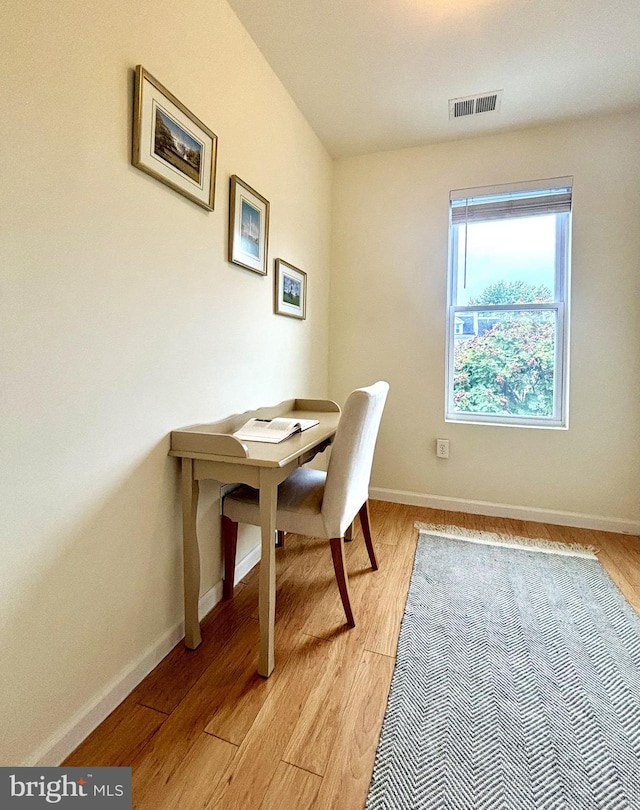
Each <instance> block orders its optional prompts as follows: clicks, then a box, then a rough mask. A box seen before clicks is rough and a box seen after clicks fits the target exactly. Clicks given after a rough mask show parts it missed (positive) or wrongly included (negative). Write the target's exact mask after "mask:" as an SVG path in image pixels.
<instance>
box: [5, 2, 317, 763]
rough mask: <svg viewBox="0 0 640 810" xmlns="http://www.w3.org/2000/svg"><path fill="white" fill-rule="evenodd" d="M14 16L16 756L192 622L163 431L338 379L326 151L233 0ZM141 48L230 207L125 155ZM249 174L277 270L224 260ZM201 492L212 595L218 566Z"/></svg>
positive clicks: (66, 5)
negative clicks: (293, 312)
mask: <svg viewBox="0 0 640 810" xmlns="http://www.w3.org/2000/svg"><path fill="white" fill-rule="evenodd" d="M0 14H1V16H2V19H1V20H0V30H2V49H0V50H1V52H0V60H1V70H0V75H1V77H2V79H1V80H2V85H3V86H2V89H1V90H0V94H1V97H2V114H1V115H0V128H1V136H2V150H1V151H0V154H1V156H2V157H1V158H0V159H1V160H2V167H1V171H0V177H1V178H2V180H1V183H0V195H1V196H0V209H1V212H2V213H1V223H2V235H1V238H0V254H1V255H0V264H1V267H2V288H3V289H2V305H1V306H2V313H1V321H2V349H1V351H2V356H1V363H2V368H1V377H2V410H3V415H1V416H0V423H1V424H2V434H3V435H2V440H1V444H2V456H1V461H0V464H1V465H2V484H1V487H2V489H1V491H2V497H3V505H2V521H1V523H2V549H1V555H2V563H1V565H0V594H1V597H0V650H1V651H2V652H1V654H0V729H1V731H0V765H9V764H12V765H17V764H20V763H22V762H25V763H29V762H33V761H34V760H35V759H38V758H39V757H41V756H42V755H45V759H46V752H47V751H49V750H50V748H51V746H52V745H53V744H54V743H55V742H57V741H58V739H59V738H60V735H61V734H64V732H65V731H67V730H68V729H69V728H72V727H73V726H74V723H75V722H76V721H77V720H78V719H79V718H81V717H82V715H83V713H84V712H85V711H86V710H87V708H88V707H90V706H92V705H93V704H94V703H95V702H96V700H98V699H99V698H100V697H101V696H103V695H107V696H108V694H109V690H110V689H111V688H112V686H113V685H114V684H117V683H119V682H120V680H121V679H122V677H123V674H126V673H128V672H129V670H131V669H132V668H135V667H136V665H137V664H139V662H140V660H141V658H144V656H145V655H148V654H149V650H153V649H155V648H156V647H157V644H158V642H159V640H162V639H165V641H166V639H167V638H170V637H171V635H172V633H174V632H175V628H176V625H177V624H178V623H179V622H180V620H181V618H182V605H181V599H182V595H181V588H182V583H181V545H180V523H179V515H180V509H179V500H178V490H177V462H176V461H175V460H174V459H170V458H168V457H167V450H168V433H169V431H170V430H171V429H172V428H174V427H177V426H180V425H186V424H191V423H194V422H198V421H206V420H209V421H212V420H215V419H218V418H222V417H223V416H225V415H227V414H229V413H233V412H235V411H238V410H245V409H247V408H251V407H254V406H257V405H260V404H268V403H275V402H278V401H280V400H282V399H285V398H287V397H290V396H294V395H296V394H298V395H307V396H326V393H327V382H328V369H327V362H328V360H327V357H328V351H327V346H328V300H329V280H328V272H329V270H328V268H329V248H328V245H329V226H330V202H331V200H330V197H331V161H330V159H329V157H328V155H327V153H326V152H325V150H324V149H323V147H322V146H321V145H320V143H319V141H318V140H317V138H316V137H315V135H314V134H313V132H312V131H311V129H310V128H309V126H308V125H307V123H306V122H305V120H304V119H303V117H302V116H301V114H300V113H299V111H298V109H297V108H296V107H295V106H294V104H293V102H292V101H291V99H290V97H289V96H288V95H287V94H286V92H285V91H284V89H283V88H282V86H281V85H280V83H279V82H278V81H277V79H276V78H275V76H274V75H273V73H272V72H271V70H270V69H269V68H268V67H267V65H266V62H265V61H264V59H263V57H262V56H261V54H260V53H259V52H258V51H257V49H256V47H255V45H254V44H253V42H252V41H251V39H250V38H249V36H248V35H247V33H246V32H245V30H244V29H243V28H242V27H241V25H240V24H239V22H238V20H237V18H236V17H235V15H234V14H233V13H232V11H231V10H230V8H229V6H228V5H227V4H226V3H225V2H224V0H190V2H189V3H186V4H185V3H179V2H178V3H176V2H173V0H172V2H167V1H166V0H153V2H151V0H135V1H134V2H132V0H126V1H125V0H110V2H107V3H87V2H84V0H75V1H74V0H58V2H56V3H54V4H52V3H51V2H46V1H45V0H40V1H38V0H29V1H28V2H25V1H24V0H23V2H14V0H8V2H4V3H3V4H2V11H1V12H0ZM138 63H141V64H142V65H144V66H145V67H146V69H147V70H148V71H150V72H151V73H152V74H153V75H155V76H156V77H157V78H158V79H159V80H160V81H161V82H162V83H163V84H165V85H166V86H167V87H168V88H169V90H171V91H172V92H173V93H174V94H175V95H176V96H177V97H178V98H179V99H180V100H181V101H182V102H183V103H184V104H185V105H186V106H187V107H188V108H189V109H191V110H192V111H193V112H194V113H195V114H196V115H197V116H198V117H200V118H201V119H202V120H203V121H204V122H205V123H206V124H207V125H208V126H209V127H211V129H213V130H214V132H216V133H217V135H218V136H219V157H218V180H217V198H216V208H215V212H213V213H208V212H206V211H205V210H203V209H201V208H199V207H198V206H196V205H194V204H193V203H192V202H190V201H189V200H187V199H185V198H184V197H182V196H180V195H179V194H177V193H176V192H174V191H172V190H171V189H169V188H168V187H166V186H164V185H162V184H160V183H159V182H158V181H156V180H154V179H153V178H150V177H148V176H147V175H145V174H143V173H142V172H140V171H139V170H137V169H135V168H133V167H132V166H131V165H130V138H131V136H130V130H131V108H132V87H133V68H134V67H135V65H136V64H138ZM234 173H235V174H238V175H239V176H240V177H241V178H243V179H244V180H245V181H246V182H248V183H249V184H250V185H252V186H253V187H254V188H256V189H257V190H258V191H259V192H261V193H262V194H263V195H264V196H266V197H267V199H269V200H270V202H271V233H270V259H269V276H268V278H263V277H260V276H258V275H256V274H254V273H251V272H249V271H246V270H243V269H241V268H239V267H236V266H234V265H230V264H228V263H227V261H226V249H227V248H226V229H227V219H228V214H227V211H228V184H229V176H230V175H231V174H234ZM276 257H282V258H284V259H286V260H288V261H289V262H291V263H293V264H294V265H296V266H299V267H301V268H303V269H304V270H306V271H307V273H308V279H309V296H308V318H307V320H306V321H305V322H300V321H297V320H293V319H290V318H283V317H278V316H275V315H273V314H272V311H273V293H272V284H273V260H274V259H275V258H276ZM204 490H205V491H204V494H203V501H202V506H203V509H202V519H201V521H200V528H201V542H202V540H205V541H207V542H202V545H203V580H204V583H203V592H204V591H207V590H208V589H211V588H212V586H215V585H216V583H217V582H218V581H219V579H220V545H219V534H218V527H217V520H216V517H217V509H218V503H217V501H216V492H215V489H214V487H213V486H209V487H204ZM255 541H256V536H255V535H254V536H253V539H251V538H249V540H247V539H246V537H245V543H244V546H245V547H244V551H248V550H249V548H250V546H251V545H252V544H253V543H254V542H255ZM154 645H155V646H154ZM143 663H144V662H143ZM134 674H135V673H134ZM56 750H57V752H58V754H59V753H60V752H61V751H62V749H56ZM49 761H51V757H49Z"/></svg>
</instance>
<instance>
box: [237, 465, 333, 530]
mask: <svg viewBox="0 0 640 810" xmlns="http://www.w3.org/2000/svg"><path fill="white" fill-rule="evenodd" d="M326 478H327V474H326V473H325V472H322V471H320V470H312V469H309V468H308V467H299V468H298V469H297V470H295V471H294V472H292V473H291V475H290V476H289V477H288V478H287V479H286V480H285V481H283V482H282V483H281V484H280V486H279V487H278V511H277V515H276V528H277V529H279V530H280V531H284V532H295V533H296V534H306V535H308V536H310V537H326V536H327V535H326V533H325V528H324V522H323V520H322V512H321V509H322V498H323V496H324V485H325V481H326ZM222 512H223V514H224V515H226V517H228V518H229V519H230V520H233V521H234V522H236V523H250V524H252V525H253V526H259V525H260V506H259V502H258V491H257V490H255V489H253V488H252V487H247V486H241V487H238V489H234V490H233V491H232V492H230V493H229V494H228V495H227V496H226V497H225V499H224V502H223V507H222Z"/></svg>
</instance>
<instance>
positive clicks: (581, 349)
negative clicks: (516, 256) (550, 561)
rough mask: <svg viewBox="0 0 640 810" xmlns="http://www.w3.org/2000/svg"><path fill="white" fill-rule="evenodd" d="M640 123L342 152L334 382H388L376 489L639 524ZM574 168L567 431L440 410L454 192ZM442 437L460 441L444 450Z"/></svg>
mask: <svg viewBox="0 0 640 810" xmlns="http://www.w3.org/2000/svg"><path fill="white" fill-rule="evenodd" d="M639 123H640V121H639V118H638V116H637V115H631V114H630V115H624V116H620V117H607V118H601V119H588V120H583V121H578V122H574V123H568V124H564V125H558V126H552V127H545V128H541V129H530V130H526V131H522V132H513V133H508V134H502V135H496V136H493V137H482V138H477V139H473V140H471V139H470V140H466V141H459V142H452V143H443V144H439V145H435V146H428V147H423V148H416V149H407V150H402V151H397V152H386V153H379V154H375V155H370V156H365V157H358V158H352V159H345V160H342V161H339V162H337V163H336V164H335V170H334V209H333V217H334V219H333V256H332V273H333V275H332V287H331V356H330V389H331V393H332V395H333V396H334V398H341V397H342V396H344V394H345V392H347V391H348V390H349V389H351V388H353V387H354V386H356V385H359V384H361V383H363V382H369V381H370V380H373V379H376V378H386V379H387V380H389V382H390V383H391V391H390V395H389V399H388V405H387V411H386V413H385V417H384V419H383V423H382V430H381V436H380V440H379V445H378V451H377V454H376V464H375V467H374V473H373V484H374V486H375V487H377V488H378V489H377V490H376V492H377V494H378V495H383V496H384V497H389V498H392V499H394V498H397V499H398V500H407V499H413V500H414V501H415V502H419V503H432V504H434V505H441V506H443V507H444V508H455V507H456V506H457V505H458V504H457V502H456V501H455V500H451V499H463V500H464V501H468V500H472V501H478V502H482V507H481V508H478V511H485V512H486V511H489V508H488V506H487V504H493V505H496V506H497V507H500V506H502V507H507V508H506V509H505V508H503V509H502V511H503V512H505V513H509V512H510V511H511V512H512V513H513V514H516V515H521V516H525V515H527V514H529V515H530V516H532V515H533V516H535V514H536V512H535V510H536V509H539V510H541V512H540V513H538V514H539V516H540V517H545V516H546V517H547V518H549V517H551V518H553V517H559V518H560V519H559V520H558V521H557V522H564V521H565V520H568V521H569V522H571V521H572V520H573V521H576V522H579V521H580V520H581V521H582V522H583V523H586V524H590V523H593V524H598V523H601V524H603V525H607V526H612V527H614V526H615V527H619V528H629V527H631V528H633V524H634V523H635V526H636V527H637V525H638V523H637V522H638V520H639V518H640V509H639V497H640V482H639V475H640V430H639V422H640V395H639V394H640V312H639V300H640V297H639V292H640V289H639V288H640V272H639V259H638V257H639V256H640V240H639V226H638V222H639V221H640V219H639V214H640V211H639V191H640V178H639V165H638V161H639V158H640V142H639V140H640V138H639V135H640V126H639ZM564 175H573V176H574V183H575V185H574V216H573V256H572V291H573V300H572V318H571V325H572V331H571V382H570V391H571V396H570V429H569V430H566V431H565V430H540V429H531V428H529V429H525V428H515V427H509V428H507V427H494V426H491V427H487V426H474V425H463V424H449V423H445V421H444V360H445V302H446V278H447V249H448V246H447V238H448V235H447V228H448V222H447V219H448V210H447V206H448V195H449V191H450V190H451V189H456V188H469V187H474V186H483V185H493V184H497V183H508V182H516V181H521V180H530V179H536V178H546V177H557V176H564ZM436 437H441V438H448V439H449V440H450V442H451V456H450V458H449V459H448V460H446V461H443V460H441V459H436V457H435V439H436ZM381 489H383V490H391V492H389V491H387V492H381V491H380V490H381ZM429 496H435V497H429ZM460 506H462V508H463V509H468V508H469V504H465V505H462V504H461V505H460ZM477 506H478V505H477V504H476V507H477ZM509 507H516V508H515V509H509ZM517 507H524V509H518V508H517ZM473 508H474V506H473V505H471V509H473ZM554 511H557V512H560V513H563V514H561V515H559V516H557V515H556V516H554V515H553V512H554ZM498 513H500V508H498V510H497V511H496V514H498ZM567 513H575V514H574V515H573V516H572V515H567ZM588 516H595V517H596V518H597V519H596V520H591V519H590V518H588ZM601 519H604V521H603V520H601ZM554 522H556V521H554ZM630 522H631V525H630Z"/></svg>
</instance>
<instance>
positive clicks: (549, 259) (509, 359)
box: [446, 177, 572, 427]
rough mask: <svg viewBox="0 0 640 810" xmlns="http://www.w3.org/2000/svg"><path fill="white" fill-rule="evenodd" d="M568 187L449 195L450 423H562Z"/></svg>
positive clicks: (543, 184) (565, 181)
mask: <svg viewBox="0 0 640 810" xmlns="http://www.w3.org/2000/svg"><path fill="white" fill-rule="evenodd" d="M571 190H572V178H570V177H562V178H554V179H553V180H546V181H537V182H531V183H522V184H518V185H512V186H497V187H493V188H479V189H464V190H462V191H453V192H451V195H450V261H449V306H448V327H447V333H448V334H447V346H448V351H447V385H446V389H447V401H446V418H447V419H448V420H449V421H456V422H476V423H484V424H487V423H488V424H491V423H496V424H502V425H504V424H509V425H535V426H547V427H566V425H567V399H568V396H567V388H568V385H567V382H568V368H567V350H568V323H569V322H568V312H567V305H568V278H569V235H570V218H571Z"/></svg>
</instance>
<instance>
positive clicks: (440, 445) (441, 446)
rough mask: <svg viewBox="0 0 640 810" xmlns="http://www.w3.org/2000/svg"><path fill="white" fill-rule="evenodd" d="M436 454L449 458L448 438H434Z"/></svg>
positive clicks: (439, 456)
mask: <svg viewBox="0 0 640 810" xmlns="http://www.w3.org/2000/svg"><path fill="white" fill-rule="evenodd" d="M436 456H437V457H438V458H449V439H436Z"/></svg>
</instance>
